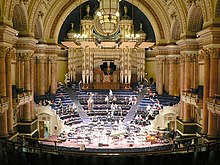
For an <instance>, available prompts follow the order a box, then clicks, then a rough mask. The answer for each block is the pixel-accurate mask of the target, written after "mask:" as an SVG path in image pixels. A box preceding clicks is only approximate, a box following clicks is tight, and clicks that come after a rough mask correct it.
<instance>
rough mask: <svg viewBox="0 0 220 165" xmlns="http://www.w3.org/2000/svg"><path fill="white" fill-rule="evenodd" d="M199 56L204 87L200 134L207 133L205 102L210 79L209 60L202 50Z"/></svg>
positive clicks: (206, 53)
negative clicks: (202, 69) (202, 61)
mask: <svg viewBox="0 0 220 165" xmlns="http://www.w3.org/2000/svg"><path fill="white" fill-rule="evenodd" d="M200 53H201V55H202V56H204V87H203V113H202V133H204V134H207V132H208V109H207V103H206V100H207V98H208V97H209V82H210V80H209V78H210V70H209V68H210V58H209V53H208V51H207V50H202V51H201V52H200Z"/></svg>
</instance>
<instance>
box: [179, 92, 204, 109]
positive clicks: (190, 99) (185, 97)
mask: <svg viewBox="0 0 220 165" xmlns="http://www.w3.org/2000/svg"><path fill="white" fill-rule="evenodd" d="M181 98H182V101H184V102H186V103H188V104H191V105H193V106H195V107H197V108H202V106H203V100H202V98H200V97H199V95H198V94H193V93H192V92H191V91H183V92H182V96H181Z"/></svg>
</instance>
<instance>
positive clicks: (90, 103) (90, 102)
mask: <svg viewBox="0 0 220 165" xmlns="http://www.w3.org/2000/svg"><path fill="white" fill-rule="evenodd" d="M87 103H88V110H89V111H91V110H92V109H93V103H94V100H93V98H92V97H89V99H88V101H87Z"/></svg>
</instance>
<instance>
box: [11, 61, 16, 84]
mask: <svg viewBox="0 0 220 165" xmlns="http://www.w3.org/2000/svg"><path fill="white" fill-rule="evenodd" d="M11 82H12V85H16V62H15V61H12V63H11Z"/></svg>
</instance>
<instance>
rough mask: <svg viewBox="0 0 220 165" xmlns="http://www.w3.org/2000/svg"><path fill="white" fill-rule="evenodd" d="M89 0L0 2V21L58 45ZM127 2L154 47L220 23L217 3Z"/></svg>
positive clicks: (194, 0)
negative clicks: (142, 19) (149, 29)
mask: <svg viewBox="0 0 220 165" xmlns="http://www.w3.org/2000/svg"><path fill="white" fill-rule="evenodd" d="M90 1H97V0H89V2H87V0H1V3H0V22H1V24H6V25H9V26H12V27H14V28H15V29H17V30H18V31H19V34H21V35H28V36H30V35H31V36H33V37H35V38H37V39H43V40H45V41H46V42H47V43H58V38H59V34H60V31H61V29H62V26H63V23H64V21H65V20H66V19H67V18H68V16H69V15H70V14H71V13H72V12H73V11H74V9H77V7H78V6H79V5H80V4H83V3H85V2H87V3H91V2H90ZM124 1H125V0H124ZM126 1H127V2H125V3H130V4H133V5H134V6H135V8H137V9H139V10H140V11H141V12H142V13H143V15H144V16H145V17H146V20H149V23H150V25H151V26H152V29H153V32H154V34H155V40H156V43H157V44H167V43H169V42H171V41H176V40H178V39H180V38H182V37H193V36H196V32H198V31H200V30H202V29H204V28H205V27H208V26H211V25H216V24H220V7H219V6H220V0H126ZM137 11H138V10H137ZM73 19H75V18H73Z"/></svg>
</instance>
